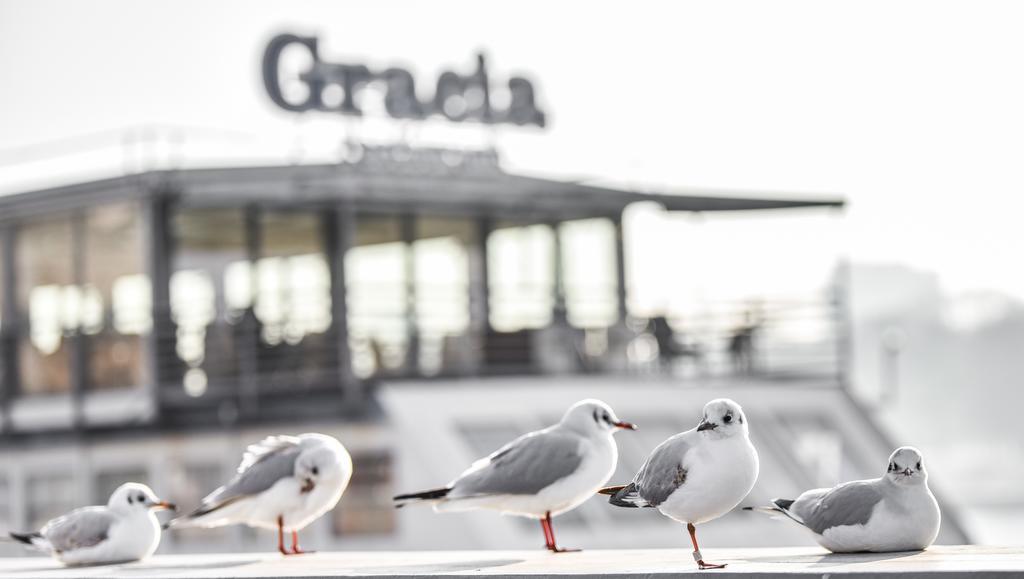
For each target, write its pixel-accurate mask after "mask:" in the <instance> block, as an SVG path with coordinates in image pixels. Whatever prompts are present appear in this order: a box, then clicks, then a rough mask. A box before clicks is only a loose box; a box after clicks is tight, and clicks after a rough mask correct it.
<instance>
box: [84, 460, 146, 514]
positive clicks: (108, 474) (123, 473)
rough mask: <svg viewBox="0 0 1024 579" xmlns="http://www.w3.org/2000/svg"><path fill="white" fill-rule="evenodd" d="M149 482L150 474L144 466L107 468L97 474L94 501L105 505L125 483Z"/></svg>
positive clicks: (94, 485) (93, 493) (95, 503)
mask: <svg viewBox="0 0 1024 579" xmlns="http://www.w3.org/2000/svg"><path fill="white" fill-rule="evenodd" d="M129 482H134V483H142V484H144V485H148V484H149V475H148V474H147V473H146V470H145V469H143V468H122V469H116V470H105V471H102V472H100V473H98V474H97V475H96V480H95V483H94V484H93V489H92V490H93V492H92V501H93V504H94V505H105V504H107V501H109V500H110V495H112V494H114V491H115V490H117V487H119V486H121V485H123V484H124V483H129Z"/></svg>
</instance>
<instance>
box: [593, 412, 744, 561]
mask: <svg viewBox="0 0 1024 579" xmlns="http://www.w3.org/2000/svg"><path fill="white" fill-rule="evenodd" d="M749 434H750V431H749V429H748V427H747V418H746V416H744V414H743V409H742V408H740V405H739V404H736V403H735V402H733V401H732V400H729V399H728V398H719V399H717V400H712V401H711V402H708V403H707V405H705V406H704V416H703V418H702V419H701V421H700V424H698V425H697V428H694V429H693V430H687V431H686V432H682V433H680V434H677V435H675V436H673V437H671V438H669V439H668V440H666V441H665V442H662V443H661V444H660V445H658V447H657V448H655V449H654V452H652V453H651V455H650V456H648V457H647V461H646V462H645V463H644V465H643V466H642V467H641V468H640V472H638V473H637V475H636V476H635V477H633V482H631V483H629V484H628V485H622V486H614V487H608V488H605V489H601V491H600V492H601V494H604V495H612V497H611V498H610V499H609V500H608V502H610V503H611V504H613V505H615V506H618V507H631V508H637V507H654V508H657V509H658V510H659V511H661V514H663V515H665V516H666V517H669V518H671V519H674V520H676V521H678V522H680V523H686V528H687V530H688V531H689V532H690V540H691V541H692V542H693V558H694V560H695V561H697V566H698V567H700V568H701V569H721V568H722V567H725V565H716V564H714V563H707V562H705V561H704V557H703V556H702V555H701V554H700V547H698V546H697V529H696V527H694V525H699V524H701V523H704V522H707V521H711V520H714V519H717V518H718V517H721V516H722V515H724V514H725V513H727V512H729V511H730V510H732V509H733V507H735V506H736V505H738V504H739V503H740V501H742V500H743V498H744V497H746V496H747V493H749V492H750V489H752V488H754V482H755V481H756V480H757V471H758V459H757V451H756V450H754V445H752V444H750V438H749Z"/></svg>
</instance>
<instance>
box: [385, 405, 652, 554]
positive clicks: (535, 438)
mask: <svg viewBox="0 0 1024 579" xmlns="http://www.w3.org/2000/svg"><path fill="white" fill-rule="evenodd" d="M621 429H628V430H636V426H635V425H633V424H630V423H629V422H623V421H621V420H619V418H618V417H617V416H616V415H615V412H613V411H612V409H611V408H610V407H609V406H608V405H607V404H605V403H604V402H601V401H600V400H593V399H588V400H581V401H579V402H577V403H576V404H573V405H572V407H570V408H569V410H568V411H566V413H565V415H564V416H563V417H562V420H561V421H560V422H559V423H558V424H556V425H554V426H550V427H548V428H545V429H543V430H538V431H536V432H530V433H529V434H525V435H523V436H520V437H519V438H517V439H515V440H513V441H512V442H510V443H508V444H506V445H505V446H503V447H501V448H500V449H498V450H497V451H496V452H494V453H493V454H491V455H490V456H487V457H485V458H482V459H480V460H478V461H476V462H475V463H473V465H472V466H470V467H469V468H468V469H467V470H466V471H465V472H463V473H462V474H461V475H459V476H458V477H457V478H456V479H455V480H453V481H452V482H450V483H448V485H447V486H445V487H442V488H439V489H434V490H429V491H423V492H419V493H411V494H405V495H398V496H396V497H395V498H394V500H395V502H396V506H397V507H403V506H405V505H406V504H409V503H413V502H425V503H430V504H433V505H434V510H435V511H437V512H459V511H468V510H473V509H490V510H495V511H499V512H501V513H503V514H510V515H518V516H521V517H528V518H532V519H539V520H540V525H541V529H542V530H543V531H544V543H545V547H546V548H547V549H548V550H549V551H551V552H554V553H564V552H567V551H572V549H563V548H560V547H559V546H558V544H557V543H556V542H555V531H554V529H553V528H552V526H551V517H555V516H558V515H560V514H562V513H565V512H568V511H571V510H572V509H575V508H576V507H578V506H580V505H581V504H583V502H584V501H586V500H587V499H588V498H589V497H591V496H593V494H594V493H595V492H596V491H597V489H599V488H601V486H602V485H604V484H605V483H606V482H608V479H609V478H611V476H612V473H613V472H615V465H616V463H617V462H618V457H619V451H618V448H617V447H616V446H615V441H614V440H613V439H612V435H613V434H614V433H615V432H617V431H619V430H621Z"/></svg>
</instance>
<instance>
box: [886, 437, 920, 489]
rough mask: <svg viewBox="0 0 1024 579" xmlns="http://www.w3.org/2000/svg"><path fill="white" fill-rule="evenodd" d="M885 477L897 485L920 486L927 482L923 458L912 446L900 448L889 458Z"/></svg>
mask: <svg viewBox="0 0 1024 579" xmlns="http://www.w3.org/2000/svg"><path fill="white" fill-rule="evenodd" d="M885 477H886V478H887V479H889V480H890V481H892V482H895V483H897V484H920V483H923V482H926V481H927V480H928V471H926V470H925V469H924V457H922V456H921V451H919V450H917V449H916V448H914V447H913V446H901V447H899V448H897V449H896V450H894V451H893V453H892V454H891V455H890V456H889V470H888V471H886V473H885Z"/></svg>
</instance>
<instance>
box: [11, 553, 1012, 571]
mask: <svg viewBox="0 0 1024 579" xmlns="http://www.w3.org/2000/svg"><path fill="white" fill-rule="evenodd" d="M704 555H705V557H707V559H708V560H710V561H713V562H716V563H728V564H729V566H728V567H727V568H726V569H723V570H708V571H698V570H697V569H696V566H695V564H694V562H693V558H692V557H691V555H690V551H689V550H683V549H658V550H628V551H626V550H608V551H603V550H594V551H584V552H580V553H564V554H563V553H559V554H552V553H547V552H543V551H540V550H536V551H418V552H394V551H380V552H334V553H315V554H310V555H301V556H297V557H282V556H280V555H278V554H276V553H275V554H269V553H250V554H230V555H164V556H158V557H154V558H152V559H150V560H148V561H145V562H143V563H132V564H126V565H109V566H97V567H78V568H63V567H59V566H57V565H56V564H55V563H53V562H52V561H50V560H48V559H43V558H38V557H31V558H28V557H26V558H17V559H5V560H0V576H3V577H5V578H6V577H12V578H13V577H19V578H20V577H40V578H65V577H87V578H101V577H132V578H139V577H160V578H175V577H205V578H235V577H396V578H398V577H401V578H411V577H422V576H427V575H441V576H450V575H481V576H487V577H505V578H514V577H530V578H535V577H545V576H566V575H569V576H573V577H578V578H587V579H590V578H594V579H598V578H600V579H609V578H610V579H617V578H628V579H649V578H651V577H666V578H667V577H682V576H701V577H711V576H714V577H788V576H793V575H799V576H801V577H828V576H835V575H841V576H843V577H872V576H892V575H895V574H897V573H898V574H900V576H901V577H902V578H906V579H915V578H919V577H939V576H941V577H943V578H949V577H960V576H963V577H971V578H986V577H1000V578H1003V577H1010V576H1011V575H1015V576H1018V577H1019V576H1024V548H996V547H972V546H966V547H951V546H939V547H933V548H931V549H929V550H927V551H924V552H910V553H888V554H858V555H831V554H828V553H826V552H825V551H823V550H820V549H813V548H803V547H801V548H783V549H764V548H761V549H714V548H709V549H705V550H704Z"/></svg>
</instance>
